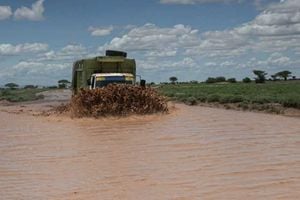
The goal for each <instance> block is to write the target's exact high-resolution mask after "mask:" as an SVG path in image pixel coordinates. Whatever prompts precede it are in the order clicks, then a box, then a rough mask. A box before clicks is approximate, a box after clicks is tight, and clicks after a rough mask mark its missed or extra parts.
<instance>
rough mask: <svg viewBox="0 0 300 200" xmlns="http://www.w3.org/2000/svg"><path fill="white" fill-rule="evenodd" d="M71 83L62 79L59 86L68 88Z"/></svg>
mask: <svg viewBox="0 0 300 200" xmlns="http://www.w3.org/2000/svg"><path fill="white" fill-rule="evenodd" d="M69 84H70V81H68V80H65V79H62V80H59V81H58V88H67V87H68V86H69Z"/></svg>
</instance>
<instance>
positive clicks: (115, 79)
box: [89, 73, 135, 89]
mask: <svg viewBox="0 0 300 200" xmlns="http://www.w3.org/2000/svg"><path fill="white" fill-rule="evenodd" d="M112 83H116V84H130V85H134V84H135V77H134V75H133V74H130V73H95V74H92V76H91V78H90V81H89V88H90V89H95V88H101V87H105V86H107V85H108V84H112Z"/></svg>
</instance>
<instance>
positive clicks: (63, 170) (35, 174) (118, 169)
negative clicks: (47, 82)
mask: <svg viewBox="0 0 300 200" xmlns="http://www.w3.org/2000/svg"><path fill="white" fill-rule="evenodd" d="M51 104H53V102H51V101H48V102H40V104H26V105H22V106H23V107H22V106H20V105H18V106H16V105H12V106H0V119H1V120H0V127H1V129H0V154H1V156H0V199H298V198H299V196H300V119H299V118H292V117H285V116H279V115H270V114H262V113H251V112H241V111H233V110H224V109H217V108H208V107H200V106H197V107H189V106H185V105H180V104H176V105H175V108H172V109H171V112H170V114H168V115H149V116H130V117H126V118H115V117H114V118H112V117H111V118H102V119H70V118H68V117H65V116H48V117H44V116H38V115H33V114H34V113H37V112H38V110H40V109H42V108H44V109H45V108H48V109H49V107H51ZM19 109H23V111H22V112H17V111H18V110H19ZM30 110H31V111H30ZM14 111H16V112H14Z"/></svg>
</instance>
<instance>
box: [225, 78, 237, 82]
mask: <svg viewBox="0 0 300 200" xmlns="http://www.w3.org/2000/svg"><path fill="white" fill-rule="evenodd" d="M227 81H228V82H229V83H236V79H235V78H229V79H227Z"/></svg>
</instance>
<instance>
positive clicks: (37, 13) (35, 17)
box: [14, 0, 45, 21]
mask: <svg viewBox="0 0 300 200" xmlns="http://www.w3.org/2000/svg"><path fill="white" fill-rule="evenodd" d="M43 3H44V0H38V1H36V2H35V3H33V4H32V6H31V8H28V7H24V6H23V7H21V8H18V9H17V10H16V11H15V13H14V18H15V19H18V20H20V19H27V20H31V21H40V20H43V19H44V16H43V13H44V11H45V9H44V5H43Z"/></svg>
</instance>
